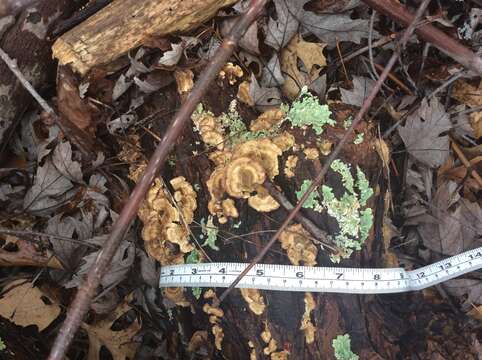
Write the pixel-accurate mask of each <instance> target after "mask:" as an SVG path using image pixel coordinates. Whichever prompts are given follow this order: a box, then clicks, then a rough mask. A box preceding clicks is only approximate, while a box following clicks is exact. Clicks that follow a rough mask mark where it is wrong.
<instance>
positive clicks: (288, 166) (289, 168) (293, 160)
mask: <svg viewBox="0 0 482 360" xmlns="http://www.w3.org/2000/svg"><path fill="white" fill-rule="evenodd" d="M297 164H298V156H296V155H289V156H288V158H287V159H286V162H285V168H284V173H285V176H286V177H287V178H289V179H290V178H293V177H295V171H294V170H295V168H296V165H297Z"/></svg>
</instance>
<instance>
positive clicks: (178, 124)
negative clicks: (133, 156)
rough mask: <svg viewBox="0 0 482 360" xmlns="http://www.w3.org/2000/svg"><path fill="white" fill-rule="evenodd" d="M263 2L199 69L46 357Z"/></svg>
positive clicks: (70, 326) (56, 348) (80, 311)
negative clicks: (197, 77) (202, 67)
mask: <svg viewBox="0 0 482 360" xmlns="http://www.w3.org/2000/svg"><path fill="white" fill-rule="evenodd" d="M266 2H267V0H252V1H251V3H250V6H249V8H248V9H247V11H246V12H245V13H244V14H243V15H242V16H241V17H240V18H239V19H238V21H237V22H236V24H235V25H234V26H233V28H232V29H231V31H230V33H229V35H228V36H227V37H226V38H225V39H224V41H223V42H222V44H221V46H220V47H219V48H218V49H217V50H216V53H215V54H214V56H213V61H212V62H211V63H210V64H209V65H208V67H206V69H205V70H204V71H203V73H202V74H201V76H200V78H199V80H198V81H197V82H196V84H195V86H194V88H193V90H192V92H191V93H190V95H189V97H188V98H187V99H186V101H185V103H184V104H183V105H182V107H181V108H180V109H179V111H178V112H177V113H176V115H175V116H174V118H173V120H172V122H171V124H170V125H169V128H168V130H167V132H166V134H165V135H164V137H163V138H162V141H161V142H160V143H159V145H158V146H157V148H156V151H155V152H154V154H153V155H152V158H151V160H150V161H149V163H148V165H147V168H146V170H145V172H144V175H143V176H142V178H141V179H140V181H139V182H138V183H137V185H136V187H135V188H134V190H133V192H132V194H131V196H130V197H129V200H128V201H127V203H126V204H125V206H124V208H123V209H122V211H121V213H120V215H119V217H118V219H117V221H116V222H115V224H114V226H113V228H112V232H111V234H110V236H109V238H108V239H107V240H106V242H105V245H104V247H103V249H102V251H101V252H100V255H99V257H98V258H97V260H96V261H95V263H94V265H92V267H91V268H90V269H89V273H88V274H87V278H86V279H85V281H84V282H83V284H82V286H81V287H80V288H79V290H78V292H77V295H76V296H75V298H74V300H73V302H72V303H71V305H70V307H69V309H68V311H67V317H66V319H65V321H64V323H63V324H62V327H61V328H60V331H59V334H58V335H57V338H56V339H55V342H54V345H53V347H52V350H51V352H50V355H49V357H48V359H49V360H61V359H63V358H64V355H65V353H66V351H67V348H68V347H69V345H70V343H71V342H72V339H73V337H74V335H75V333H76V332H77V329H78V328H79V326H80V323H81V322H82V319H83V318H84V316H85V314H86V313H87V311H88V310H89V308H90V303H91V301H92V298H93V296H94V294H95V293H96V291H97V287H98V286H99V284H100V281H101V279H102V277H103V276H104V275H105V272H106V270H107V268H108V266H109V264H110V262H111V260H112V257H113V256H114V254H115V252H116V250H117V248H118V247H119V244H120V243H121V241H122V240H123V238H124V235H125V233H126V231H127V230H128V228H129V226H130V223H131V221H132V220H133V219H134V218H135V216H136V214H137V210H138V208H139V206H140V203H141V201H142V199H143V198H144V196H145V194H146V192H147V190H148V189H149V188H150V186H151V184H152V181H153V180H154V178H155V177H156V176H157V174H158V173H159V170H160V169H161V167H162V165H163V164H164V162H165V160H166V158H167V156H168V154H169V152H170V151H171V150H172V148H173V146H174V144H175V141H176V139H177V138H178V137H179V136H180V135H181V133H182V131H183V129H184V127H185V125H186V124H187V122H188V121H189V120H190V117H191V115H192V113H193V112H194V110H195V108H196V106H197V104H198V103H199V102H200V101H201V99H202V97H203V96H204V94H205V93H206V91H207V89H208V86H209V84H210V83H211V82H212V81H213V80H214V79H215V78H216V77H217V75H218V74H219V71H220V70H221V68H222V67H223V66H224V64H225V63H226V61H227V60H228V59H229V57H230V56H231V54H232V53H233V51H234V48H235V47H236V44H237V43H238V42H239V40H240V39H241V37H242V36H243V34H244V33H245V32H246V30H247V29H248V27H249V25H251V23H252V22H253V21H254V20H255V19H256V18H257V17H258V15H259V14H260V13H261V10H262V9H263V8H264V5H265V4H266Z"/></svg>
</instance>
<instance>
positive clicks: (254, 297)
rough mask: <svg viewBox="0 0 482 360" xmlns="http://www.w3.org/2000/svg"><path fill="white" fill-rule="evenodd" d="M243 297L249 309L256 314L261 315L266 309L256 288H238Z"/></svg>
mask: <svg viewBox="0 0 482 360" xmlns="http://www.w3.org/2000/svg"><path fill="white" fill-rule="evenodd" d="M240 290H241V295H242V297H243V299H244V300H245V301H246V302H247V303H248V306H249V309H250V310H251V311H252V312H253V313H255V314H256V315H261V314H262V313H263V312H264V309H266V305H265V303H264V298H263V295H261V291H259V290H258V289H240Z"/></svg>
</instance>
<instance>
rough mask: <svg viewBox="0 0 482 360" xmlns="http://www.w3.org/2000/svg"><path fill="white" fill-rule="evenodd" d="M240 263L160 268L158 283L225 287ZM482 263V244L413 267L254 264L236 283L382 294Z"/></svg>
mask: <svg viewBox="0 0 482 360" xmlns="http://www.w3.org/2000/svg"><path fill="white" fill-rule="evenodd" d="M247 266H248V264H245V263H199V264H182V265H172V266H163V267H161V275H160V279H159V286H160V287H161V288H163V287H178V286H183V287H223V288H224V287H228V286H229V285H230V284H231V283H232V282H233V281H234V280H235V279H236V277H237V276H238V275H239V274H240V273H241V272H242V271H243V270H244V269H245V268H246V267H247ZM481 268H482V247H479V248H476V249H473V250H470V251H466V252H464V253H461V254H459V255H455V256H452V257H450V258H447V259H445V260H442V261H439V262H436V263H433V264H430V265H427V266H424V267H422V268H420V269H417V270H412V271H405V270H404V269H402V268H379V269H377V268H341V267H310V266H292V265H275V264H257V265H255V266H254V267H253V268H252V269H251V270H250V271H249V272H248V274H247V275H246V276H244V277H243V279H242V280H241V281H240V282H239V284H238V285H237V286H236V287H237V288H254V289H263V290H280V291H310V292H333V293H348V294H386V293H398V292H405V291H414V290H421V289H424V288H427V287H430V286H433V285H436V284H439V283H441V282H444V281H447V280H449V279H452V278H455V277H457V276H460V275H463V274H466V273H468V272H471V271H475V270H479V269H481Z"/></svg>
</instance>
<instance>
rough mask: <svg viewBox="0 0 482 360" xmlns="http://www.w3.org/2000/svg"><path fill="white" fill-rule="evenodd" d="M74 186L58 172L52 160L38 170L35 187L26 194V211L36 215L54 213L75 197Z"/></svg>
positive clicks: (24, 203) (24, 201)
mask: <svg viewBox="0 0 482 360" xmlns="http://www.w3.org/2000/svg"><path fill="white" fill-rule="evenodd" d="M72 187H73V184H72V183H71V182H70V180H69V179H67V178H66V177H65V176H63V175H62V173H61V172H60V171H59V170H57V168H56V167H55V165H54V164H53V163H52V161H51V160H50V159H47V161H46V162H45V163H44V165H43V166H39V167H38V168H37V174H36V175H35V179H34V182H33V186H32V187H31V188H30V189H29V190H28V191H27V193H26V194H25V198H24V200H23V206H24V209H25V210H26V211H28V212H30V213H34V214H36V215H48V214H50V213H52V212H54V211H55V210H56V209H57V208H58V207H59V206H61V205H62V204H64V203H65V202H66V201H67V200H68V199H69V198H70V197H72V196H73V194H72V192H71V191H69V190H71V189H72Z"/></svg>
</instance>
